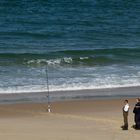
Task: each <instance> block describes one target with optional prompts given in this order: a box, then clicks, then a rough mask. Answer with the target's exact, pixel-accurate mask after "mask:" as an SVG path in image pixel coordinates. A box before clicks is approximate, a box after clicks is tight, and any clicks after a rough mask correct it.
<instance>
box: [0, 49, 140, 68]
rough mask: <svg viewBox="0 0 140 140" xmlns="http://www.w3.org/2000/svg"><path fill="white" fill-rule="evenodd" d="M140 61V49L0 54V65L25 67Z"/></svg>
mask: <svg viewBox="0 0 140 140" xmlns="http://www.w3.org/2000/svg"><path fill="white" fill-rule="evenodd" d="M139 59H140V49H138V48H135V49H132V48H112V49H96V50H65V51H55V52H48V53H42V54H39V53H0V60H1V61H0V63H3V62H4V63H5V60H7V62H8V60H10V62H11V61H13V63H15V64H23V65H40V64H41V65H46V64H49V65H68V64H69V65H89V66H92V65H106V64H114V63H127V62H128V63H130V62H132V61H135V63H136V62H137V61H136V60H139ZM13 63H12V64H13Z"/></svg>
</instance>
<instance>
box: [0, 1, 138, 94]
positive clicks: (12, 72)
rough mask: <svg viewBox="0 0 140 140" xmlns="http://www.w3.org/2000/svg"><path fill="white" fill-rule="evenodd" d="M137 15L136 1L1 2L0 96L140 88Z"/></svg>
mask: <svg viewBox="0 0 140 140" xmlns="http://www.w3.org/2000/svg"><path fill="white" fill-rule="evenodd" d="M139 15H140V1H139V0H117V1H116V0H20V1H19V0H1V1H0V93H4V94H6V93H23V92H42V91H46V90H47V86H46V84H47V81H46V80H47V76H48V79H49V88H50V91H69V90H83V89H101V88H116V87H130V86H140V26H139V25H140V16H139ZM46 69H47V73H46Z"/></svg>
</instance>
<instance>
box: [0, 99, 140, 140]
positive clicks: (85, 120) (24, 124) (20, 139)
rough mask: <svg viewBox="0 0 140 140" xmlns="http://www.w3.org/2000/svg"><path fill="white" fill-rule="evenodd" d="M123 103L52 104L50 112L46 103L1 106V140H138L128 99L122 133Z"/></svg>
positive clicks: (132, 103) (131, 101)
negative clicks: (124, 125) (124, 126)
mask: <svg viewBox="0 0 140 140" xmlns="http://www.w3.org/2000/svg"><path fill="white" fill-rule="evenodd" d="M122 102H123V101H122V100H119V99H116V100H89V101H88V100H86V101H69V102H55V103H53V104H52V113H47V112H46V104H29V103H28V104H13V105H0V139H1V140H102V139H104V140H132V139H133V140H137V139H138V138H140V132H139V130H133V129H132V128H131V125H132V124H133V113H132V110H133V106H134V104H135V99H130V105H131V109H130V113H129V122H130V123H129V130H128V131H122V130H121V128H120V126H121V125H122V111H121V108H122V105H123V103H122Z"/></svg>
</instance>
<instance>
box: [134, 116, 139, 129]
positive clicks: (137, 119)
mask: <svg viewBox="0 0 140 140" xmlns="http://www.w3.org/2000/svg"><path fill="white" fill-rule="evenodd" d="M135 123H136V128H139V129H140V114H135Z"/></svg>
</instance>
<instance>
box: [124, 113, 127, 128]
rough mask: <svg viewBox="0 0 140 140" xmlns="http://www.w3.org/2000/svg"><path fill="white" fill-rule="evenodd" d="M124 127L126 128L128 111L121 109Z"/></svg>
mask: <svg viewBox="0 0 140 140" xmlns="http://www.w3.org/2000/svg"><path fill="white" fill-rule="evenodd" d="M123 119H124V127H125V128H128V112H125V111H123Z"/></svg>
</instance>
